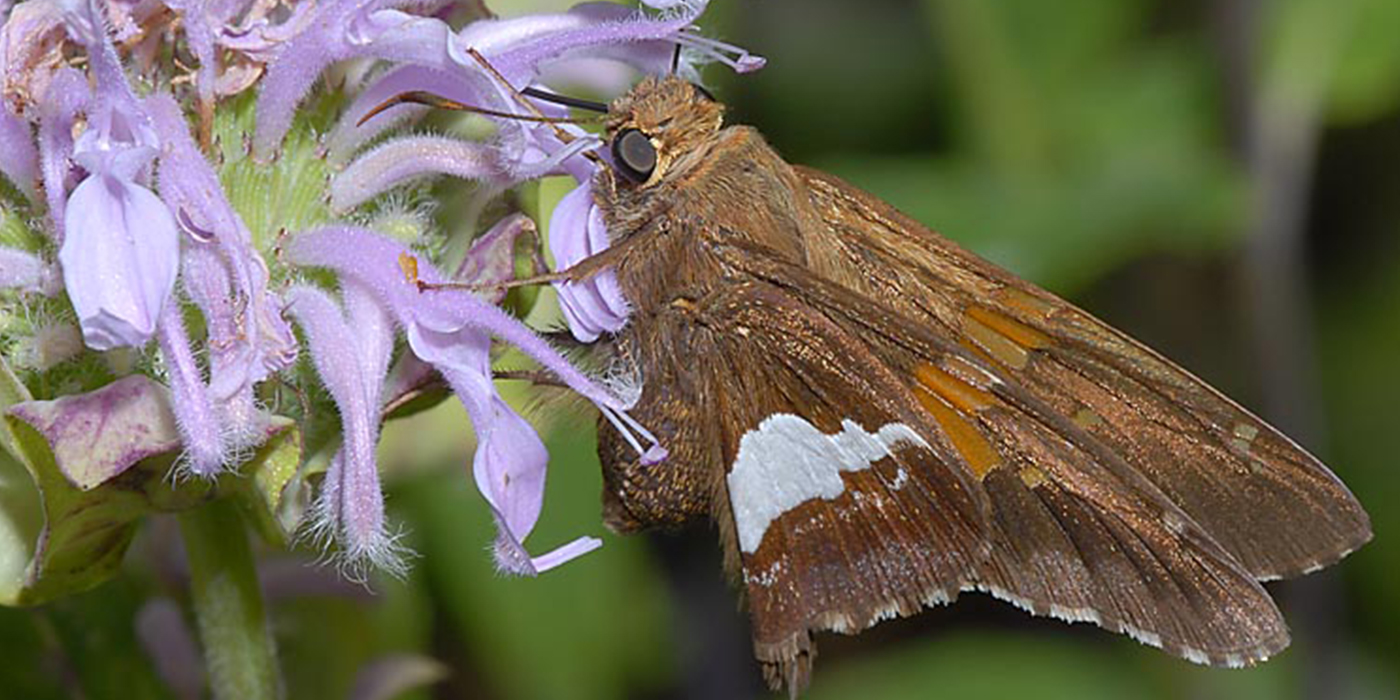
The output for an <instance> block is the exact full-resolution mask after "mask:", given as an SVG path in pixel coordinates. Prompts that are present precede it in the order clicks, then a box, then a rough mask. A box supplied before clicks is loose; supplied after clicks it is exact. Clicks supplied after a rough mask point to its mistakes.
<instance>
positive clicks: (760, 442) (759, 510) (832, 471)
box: [729, 413, 928, 553]
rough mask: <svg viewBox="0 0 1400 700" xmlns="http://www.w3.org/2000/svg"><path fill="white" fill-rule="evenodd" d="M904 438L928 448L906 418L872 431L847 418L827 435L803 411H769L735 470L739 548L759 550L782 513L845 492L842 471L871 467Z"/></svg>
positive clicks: (743, 445)
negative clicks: (771, 525)
mask: <svg viewBox="0 0 1400 700" xmlns="http://www.w3.org/2000/svg"><path fill="white" fill-rule="evenodd" d="M900 443H912V444H915V445H918V446H920V447H924V448H927V447H928V443H927V442H925V441H924V439H923V438H922V437H920V436H919V434H918V433H916V432H914V429H913V428H910V427H909V426H907V425H905V424H903V423H889V424H886V425H884V426H881V427H880V429H879V430H877V431H875V432H874V433H869V432H866V430H865V428H863V427H861V426H860V424H858V423H856V422H855V421H852V420H843V421H841V432H839V433H837V434H835V435H827V434H825V433H823V432H822V431H820V430H818V429H817V427H816V426H815V425H812V424H811V423H808V422H807V420H806V419H804V418H802V417H800V416H794V415H792V414H790V413H775V414H773V415H771V416H768V417H767V418H765V419H764V420H763V422H762V423H760V424H759V425H758V428H757V429H755V430H750V431H749V432H747V433H745V434H744V437H743V438H741V439H740V440H739V454H738V456H737V457H736V458H735V460H734V469H733V470H731V471H730V472H729V502H730V504H731V505H732V506H733V509H734V523H735V525H736V526H737V527H738V531H739V549H741V550H743V551H745V552H750V553H752V552H754V551H757V550H758V544H759V542H762V541H763V533H765V532H767V531H768V526H769V525H770V524H772V522H773V521H774V520H776V519H777V518H778V517H779V516H781V515H782V514H783V513H786V512H788V511H789V510H792V509H793V508H796V507H797V506H799V505H801V504H802V503H805V502H807V501H810V500H812V499H813V498H824V499H828V500H830V499H833V498H836V497H837V496H840V495H841V493H842V492H843V491H845V490H846V484H845V482H843V481H842V480H841V472H843V471H860V470H862V469H868V468H870V465H872V464H874V463H876V462H878V461H880V460H881V459H884V458H885V457H888V456H890V454H891V453H890V450H891V449H893V448H894V447H895V446H896V445H898V444H900Z"/></svg>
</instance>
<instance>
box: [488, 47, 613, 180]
mask: <svg viewBox="0 0 1400 700" xmlns="http://www.w3.org/2000/svg"><path fill="white" fill-rule="evenodd" d="M467 53H468V54H470V55H471V57H472V58H473V59H474V60H475V61H476V62H477V63H479V64H481V67H482V68H483V69H485V70H486V72H487V73H489V74H491V76H492V77H494V78H495V79H496V81H497V82H499V83H500V84H502V85H504V86H506V89H507V90H510V94H512V95H514V96H515V101H516V102H519V103H520V104H521V105H523V106H524V107H525V109H528V110H530V113H532V114H534V115H535V116H537V117H539V120H538V121H543V122H546V123H548V124H551V125H552V126H553V127H554V136H555V137H556V138H558V139H559V141H560V142H561V143H571V142H572V141H573V140H574V138H575V137H574V135H573V134H570V133H569V132H567V131H564V129H562V128H560V126H559V124H560V123H569V124H573V123H577V121H576V120H569V121H566V122H561V121H558V120H552V119H550V118H549V117H546V116H544V113H543V112H541V111H540V108H539V107H536V106H535V103H533V102H531V101H530V100H528V99H526V97H525V94H524V93H522V92H521V91H520V90H516V89H515V86H513V85H511V84H510V81H509V80H506V77H505V76H504V75H501V73H500V71H498V70H496V67H495V66H493V65H491V62H490V61H488V60H486V57H485V56H483V55H481V52H480V51H477V50H476V49H474V48H472V49H467ZM527 89H528V88H527ZM535 92H539V91H535ZM540 94H549V93H540ZM600 111H602V112H604V113H606V112H607V111H608V110H607V107H605V106H604V107H603V109H602V110H600ZM580 155H582V156H583V157H584V158H587V159H589V160H591V161H593V162H594V163H601V162H602V161H601V159H599V158H598V154H596V153H594V152H592V151H584V152H583V153H582V154H580Z"/></svg>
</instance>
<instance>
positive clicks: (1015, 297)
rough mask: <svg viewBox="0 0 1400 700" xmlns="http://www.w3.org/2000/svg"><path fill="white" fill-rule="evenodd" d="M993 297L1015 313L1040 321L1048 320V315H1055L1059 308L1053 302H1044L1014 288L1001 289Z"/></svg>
mask: <svg viewBox="0 0 1400 700" xmlns="http://www.w3.org/2000/svg"><path fill="white" fill-rule="evenodd" d="M994 296H995V297H996V299H997V300H998V301H1000V302H1001V303H1003V304H1005V305H1007V306H1009V307H1011V308H1013V309H1016V310H1017V311H1020V312H1023V313H1025V314H1027V315H1029V316H1036V317H1038V318H1042V319H1045V318H1050V314H1053V313H1055V310H1056V309H1058V308H1059V307H1058V306H1056V305H1055V303H1054V302H1050V301H1046V300H1044V299H1041V298H1040V297H1038V296H1035V295H1033V294H1031V293H1030V292H1027V291H1025V290H1021V289H1017V288H1015V287H1003V288H1002V289H999V290H997V291H996V293H995V294H994Z"/></svg>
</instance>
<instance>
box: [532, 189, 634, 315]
mask: <svg viewBox="0 0 1400 700" xmlns="http://www.w3.org/2000/svg"><path fill="white" fill-rule="evenodd" d="M549 231H550V237H549V247H550V251H551V252H553V253H554V262H555V264H556V265H557V266H558V267H559V269H561V270H563V269H568V268H569V267H570V266H572V265H574V264H575V263H578V262H580V261H582V260H583V259H584V258H587V257H589V256H591V255H597V254H598V253H601V252H602V251H603V250H605V249H606V248H607V247H608V230H607V228H606V227H605V226H604V224H603V214H602V212H600V211H599V210H598V206H597V205H595V204H594V203H593V188H592V186H591V184H590V183H589V182H587V181H585V182H584V183H582V184H580V185H579V186H578V187H575V188H574V189H573V190H572V191H571V192H569V193H568V194H566V195H564V198H563V199H561V200H559V204H558V205H556V206H555V207H554V215H553V218H551V219H550V222H549ZM554 288H555V289H556V290H558V292H559V306H560V308H562V309H563V311H564V318H565V320H567V321H568V322H569V331H570V332H572V333H573V335H574V337H575V338H577V339H578V340H579V342H583V343H591V342H593V341H595V340H597V339H598V336H600V335H602V334H603V333H611V332H615V331H617V330H619V329H621V328H622V326H623V325H624V324H626V323H627V317H628V315H629V314H631V311H632V309H631V307H630V305H628V303H627V299H626V298H625V297H623V295H622V288H621V287H619V286H618V283H617V274H616V273H614V272H613V271H612V270H605V271H603V272H601V273H599V274H598V275H597V276H596V277H594V278H593V279H591V280H587V281H585V282H583V283H574V282H559V283H556V284H555V285H554Z"/></svg>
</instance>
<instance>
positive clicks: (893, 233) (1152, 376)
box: [798, 168, 1370, 580]
mask: <svg viewBox="0 0 1400 700" xmlns="http://www.w3.org/2000/svg"><path fill="white" fill-rule="evenodd" d="M798 171H799V172H800V173H801V174H802V175H803V176H804V181H805V183H806V184H807V185H809V188H808V191H807V194H808V196H810V197H811V198H812V199H813V200H814V201H815V202H816V203H817V209H818V211H820V212H822V215H823V219H824V221H825V222H826V224H827V226H826V227H825V229H824V230H818V232H817V234H818V235H817V237H815V238H816V239H817V240H819V241H820V243H818V244H817V245H818V246H823V245H824V246H826V247H827V248H826V249H825V250H824V252H823V254H822V255H821V257H823V258H824V259H829V260H843V259H851V258H853V257H862V258H864V259H865V260H866V264H865V265H863V266H861V267H859V268H858V269H856V270H855V273H856V274H853V275H852V274H847V275H846V279H848V280H850V284H851V285H852V286H854V287H865V288H866V290H865V291H866V292H867V293H868V294H869V296H871V297H872V298H877V299H880V300H882V301H884V302H886V303H888V304H891V305H893V306H895V307H897V308H899V309H900V310H901V311H903V312H904V313H905V314H907V316H908V317H909V321H910V323H914V324H919V325H922V326H923V327H925V328H930V329H944V330H945V331H946V332H949V333H951V334H952V335H950V339H956V340H957V341H958V342H959V343H960V344H962V345H964V346H965V347H967V348H968V349H970V350H971V351H972V352H974V353H975V354H976V355H978V356H979V357H981V358H982V359H984V360H985V361H986V362H987V363H988V364H990V365H992V366H995V367H996V368H997V369H999V370H1000V371H1001V372H1003V374H1004V375H1005V377H1006V378H1007V380H1008V382H1010V383H1013V384H1016V385H1018V386H1020V387H1021V388H1023V389H1025V390H1026V391H1027V392H1029V393H1030V394H1032V395H1034V396H1037V397H1038V398H1040V399H1041V400H1043V401H1045V402H1046V403H1047V404H1048V405H1049V406H1050V407H1051V408H1052V409H1053V410H1054V411H1055V412H1056V413H1058V414H1059V415H1061V416H1063V417H1066V418H1068V419H1070V420H1072V421H1073V422H1075V423H1076V424H1078V425H1080V426H1082V427H1083V428H1084V429H1086V430H1087V431H1089V432H1090V433H1091V434H1093V435H1094V436H1095V438H1097V439H1098V440H1099V441H1101V442H1102V443H1104V444H1105V445H1106V446H1108V447H1109V448H1110V449H1112V450H1113V451H1114V452H1115V453H1116V454H1118V455H1119V456H1120V457H1121V458H1122V461H1121V463H1122V464H1125V465H1127V466H1128V467H1129V468H1131V469H1132V470H1133V471H1135V472H1136V473H1137V474H1140V475H1141V476H1143V477H1145V478H1147V479H1149V480H1150V481H1152V482H1153V483H1154V484H1155V485H1156V486H1157V487H1158V488H1160V489H1161V490H1162V491H1163V492H1165V493H1166V494H1167V495H1168V497H1169V498H1171V500H1172V501H1173V502H1174V503H1176V505H1178V506H1179V507H1180V508H1181V509H1182V510H1184V511H1186V512H1187V513H1188V514H1189V515H1191V517H1192V518H1193V519H1195V520H1196V521H1197V522H1198V523H1200V524H1201V525H1202V527H1204V528H1205V529H1206V531H1207V532H1209V533H1210V535H1211V536H1212V537H1213V538H1214V539H1215V540H1216V541H1218V542H1219V543H1220V544H1221V545H1222V546H1224V547H1225V549H1226V551H1228V552H1230V554H1231V555H1233V556H1234V557H1235V558H1236V559H1237V560H1238V561H1239V562H1240V563H1241V564H1242V565H1243V566H1244V568H1245V570H1247V571H1249V572H1250V573H1251V574H1253V575H1254V576H1255V577H1256V578H1258V579H1261V580H1268V579H1273V578H1279V577H1284V576H1292V575H1297V574H1300V573H1305V572H1308V571H1312V570H1315V569H1318V568H1320V567H1322V566H1325V565H1326V564H1329V563H1331V562H1334V561H1336V560H1338V559H1340V558H1341V557H1343V556H1345V555H1346V554H1347V553H1349V552H1351V551H1353V550H1355V549H1356V548H1357V547H1359V546H1361V544H1363V543H1365V542H1366V541H1367V540H1368V539H1369V538H1370V524H1369V521H1368V519H1367V517H1366V513H1365V511H1364V510H1362V508H1361V506H1360V504H1359V503H1357V501H1356V499H1355V498H1354V497H1352V495H1351V493H1350V492H1349V491H1348V490H1347V488H1346V486H1344V485H1343V484H1342V483H1341V481H1340V480H1338V479H1337V478H1336V477H1335V476H1334V475H1333V474H1332V473H1331V472H1330V471H1329V470H1328V469H1327V467H1326V466H1324V465H1323V464H1322V463H1321V462H1320V461H1318V460H1317V459H1316V458H1315V457H1313V456H1312V455H1311V454H1308V453H1307V452H1306V451H1305V450H1303V449H1302V448H1300V447H1299V446H1298V445H1296V444H1295V443H1294V442H1292V441H1291V440H1289V439H1288V438H1287V437H1285V436H1284V435H1282V434H1281V433H1279V432H1278V431H1277V430H1275V429H1274V428H1272V427H1271V426H1269V425H1268V424H1266V423H1264V422H1263V421H1261V420H1259V419H1258V418H1256V417H1255V416H1253V415H1252V414H1250V413H1249V412H1248V411H1246V410H1244V409H1242V408H1240V407H1239V405H1237V404H1235V403H1234V402H1232V401H1230V400H1229V399H1227V398H1225V397H1224V396H1222V395H1221V394H1220V393H1219V392H1217V391H1216V390H1214V389H1212V388H1211V387H1210V386H1208V385H1207V384H1205V383H1204V382H1202V381H1200V380H1199V379H1197V378H1195V377H1194V376H1192V375H1191V374H1190V373H1188V372H1186V371H1184V370H1182V369H1181V368H1179V367H1177V366H1176V365H1174V364H1172V363H1171V362H1169V361H1167V360H1165V359H1163V358H1162V357H1161V356H1160V355H1158V354H1157V353H1155V352H1153V351H1152V350H1150V349H1148V348H1147V347H1145V346H1143V345H1142V344H1141V343H1138V342H1136V341H1134V340H1132V339H1131V338H1129V337H1127V336H1125V335H1124V334H1122V333H1120V332H1118V331H1116V330H1114V329H1113V328H1111V327H1109V326H1108V325H1106V324H1104V323H1103V322H1101V321H1099V320H1097V319H1095V318H1093V317H1092V316H1090V315H1089V314H1087V313H1085V312H1084V311H1082V310H1080V309H1078V308H1075V307H1074V306H1072V305H1070V304H1068V303H1066V302H1065V301H1063V300H1061V299H1059V298H1058V297H1055V296H1054V295H1052V294H1049V293H1048V292H1045V291H1044V290H1041V289H1039V288H1037V287H1035V286H1034V285H1031V284H1029V283H1027V282H1025V281H1024V280H1020V279H1018V278H1015V277H1013V276H1012V275H1010V274H1008V273H1007V272H1005V271H1003V270H1001V269H999V268H997V267H995V266H994V265H992V264H990V263H988V262H986V261H984V260H981V259H980V258H977V257H976V256H974V255H971V254H970V253H967V252H966V251H964V250H962V249H961V248H958V247H957V246H956V245H954V244H952V243H951V242H949V241H948V240H946V239H944V238H942V237H940V236H938V235H936V234H934V233H932V232H930V231H929V230H927V229H926V228H924V227H922V226H920V225H919V224H918V223H916V222H914V221H912V220H911V219H909V218H907V217H905V216H903V215H902V214H900V213H899V212H897V211H895V210H894V209H893V208H892V207H890V206H889V205H887V204H885V203H884V202H881V201H879V200H877V199H875V198H873V197H871V196H869V195H867V194H865V193H862V192H860V191H859V190H856V189H855V188H853V187H850V186H849V185H846V184H845V183H843V182H841V181H840V180H838V179H836V178H834V177H832V176H830V175H826V174H824V173H818V172H816V171H812V170H807V169H801V168H799V169H798ZM852 230H859V231H862V232H863V233H864V234H865V235H863V236H862V237H860V238H854V237H852V236H850V235H849V233H850V231H852ZM821 234H828V235H826V236H824V237H822V236H821ZM871 271H877V272H876V274H873V275H872V274H869V273H870V272H871ZM834 276H836V277H838V278H839V277H841V272H840V271H838V272H837V273H836V274H835V275H834ZM857 278H858V279H857ZM881 286H884V287H885V288H884V289H880V288H879V287H881ZM1124 476H1130V475H1126V474H1125V475H1124Z"/></svg>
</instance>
